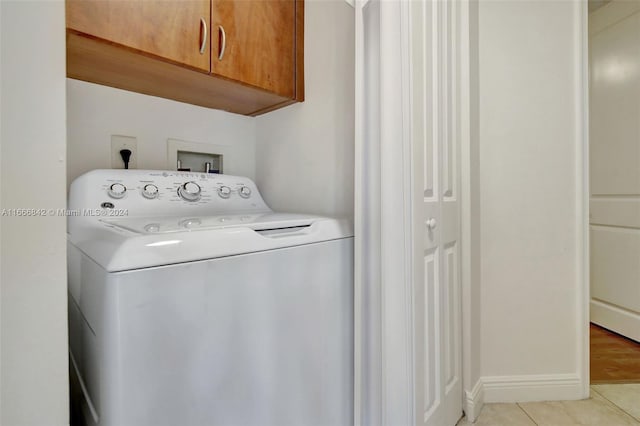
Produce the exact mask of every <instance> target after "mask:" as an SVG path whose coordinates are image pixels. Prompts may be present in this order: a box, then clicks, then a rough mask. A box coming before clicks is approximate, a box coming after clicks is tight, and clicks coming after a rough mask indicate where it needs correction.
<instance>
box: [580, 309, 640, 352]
mask: <svg viewBox="0 0 640 426" xmlns="http://www.w3.org/2000/svg"><path fill="white" fill-rule="evenodd" d="M590 319H591V322H593V323H594V324H598V325H599V326H602V327H604V328H606V329H608V330H611V331H615V332H616V333H618V334H622V335H623V336H627V337H629V338H630V339H633V340H635V341H638V342H640V315H638V313H636V312H632V311H628V310H625V309H622V308H619V307H617V306H614V305H610V304H608V303H606V302H601V301H599V300H595V299H591V315H590Z"/></svg>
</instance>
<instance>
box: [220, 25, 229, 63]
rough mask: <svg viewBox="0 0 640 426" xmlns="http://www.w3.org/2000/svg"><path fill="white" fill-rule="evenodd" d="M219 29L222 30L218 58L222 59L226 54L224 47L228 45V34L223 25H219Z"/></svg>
mask: <svg viewBox="0 0 640 426" xmlns="http://www.w3.org/2000/svg"><path fill="white" fill-rule="evenodd" d="M218 31H219V32H220V53H219V54H218V60H219V61H221V60H222V57H223V56H224V49H225V47H227V34H226V33H225V32H224V28H223V27H222V25H218Z"/></svg>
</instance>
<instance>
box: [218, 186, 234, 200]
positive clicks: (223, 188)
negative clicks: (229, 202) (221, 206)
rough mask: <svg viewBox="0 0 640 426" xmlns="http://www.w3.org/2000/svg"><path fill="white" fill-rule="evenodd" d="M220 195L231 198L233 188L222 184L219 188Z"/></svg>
mask: <svg viewBox="0 0 640 426" xmlns="http://www.w3.org/2000/svg"><path fill="white" fill-rule="evenodd" d="M218 195H219V196H220V198H229V197H230V196H231V188H229V187H228V186H221V187H220V188H218Z"/></svg>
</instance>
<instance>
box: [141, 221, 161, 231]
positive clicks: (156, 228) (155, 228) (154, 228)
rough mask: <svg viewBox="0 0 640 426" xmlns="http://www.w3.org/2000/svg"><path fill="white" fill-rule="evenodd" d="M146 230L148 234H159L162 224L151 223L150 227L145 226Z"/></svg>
mask: <svg viewBox="0 0 640 426" xmlns="http://www.w3.org/2000/svg"><path fill="white" fill-rule="evenodd" d="M144 230H145V231H147V232H158V231H160V224H159V223H149V224H148V225H145V226H144Z"/></svg>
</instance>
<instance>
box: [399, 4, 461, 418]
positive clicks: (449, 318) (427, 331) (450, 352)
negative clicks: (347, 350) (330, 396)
mask: <svg viewBox="0 0 640 426" xmlns="http://www.w3.org/2000/svg"><path fill="white" fill-rule="evenodd" d="M454 7H455V6H454V2H453V1H448V0H446V1H437V2H436V1H428V0H421V1H412V2H409V16H410V26H411V28H410V40H411V47H410V52H411V58H410V59H411V94H412V98H411V123H412V124H411V130H412V145H413V152H412V156H413V166H414V172H413V174H414V193H413V194H414V201H413V204H414V205H413V209H414V230H415V231H414V232H416V233H419V234H421V235H420V237H419V238H416V239H415V246H414V253H415V256H416V259H415V261H414V265H415V267H416V268H417V270H416V271H415V275H414V276H415V277H418V278H419V279H417V280H416V282H415V290H414V291H415V294H414V297H415V299H414V300H415V301H416V302H415V305H414V310H415V319H416V320H415V337H414V338H415V347H416V377H417V383H416V390H415V391H416V402H417V403H416V413H415V417H416V424H418V425H426V426H444V425H446V426H449V425H451V426H452V425H455V424H456V422H457V421H458V419H459V418H460V417H461V415H462V384H461V379H460V374H461V353H460V350H461V348H460V340H461V322H460V315H461V311H460V303H461V300H460V297H461V295H460V283H459V267H460V262H459V250H460V248H459V247H460V244H459V238H460V227H459V220H460V219H459V205H458V201H457V192H458V190H457V185H458V179H457V178H456V173H457V157H458V141H457V132H456V126H457V122H456V110H455V107H456V101H455V95H456V78H455V76H456V73H455V67H456V66H457V64H456V63H455V61H454V56H455V55H453V53H452V52H453V48H454V42H455V39H454V37H453V34H454V32H455V28H456V27H455V23H454V22H453V18H454V17H455V9H454ZM418 257H419V258H418Z"/></svg>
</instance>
